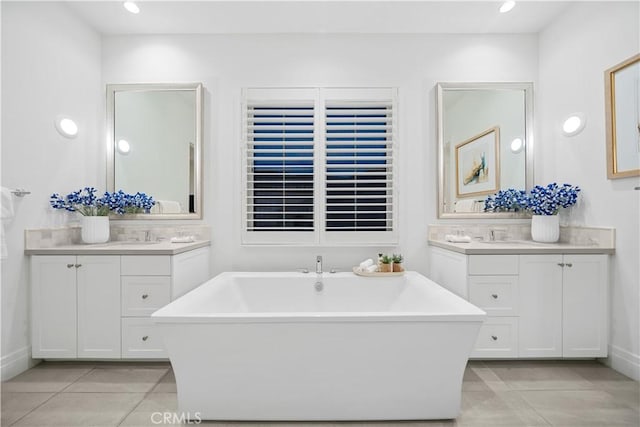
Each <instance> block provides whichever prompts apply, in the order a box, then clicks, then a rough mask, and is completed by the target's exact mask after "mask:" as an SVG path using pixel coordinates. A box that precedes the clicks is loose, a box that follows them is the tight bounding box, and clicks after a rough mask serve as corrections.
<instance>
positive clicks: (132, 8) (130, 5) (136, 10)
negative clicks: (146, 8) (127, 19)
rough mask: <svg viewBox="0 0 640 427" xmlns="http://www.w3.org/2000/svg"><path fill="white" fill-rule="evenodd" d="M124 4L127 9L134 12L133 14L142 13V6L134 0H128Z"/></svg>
mask: <svg viewBox="0 0 640 427" xmlns="http://www.w3.org/2000/svg"><path fill="white" fill-rule="evenodd" d="M122 6H124V8H125V9H127V10H128V11H129V12H131V13H133V14H138V13H140V8H139V7H138V5H137V4H135V3H134V2H132V1H126V2H124V3H123V4H122Z"/></svg>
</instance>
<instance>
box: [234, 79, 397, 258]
mask: <svg viewBox="0 0 640 427" xmlns="http://www.w3.org/2000/svg"><path fill="white" fill-rule="evenodd" d="M395 105H396V91H395V89H388V88H386V89H275V88H274V89H269V88H255V89H245V92H244V102H243V106H244V108H243V114H244V115H243V154H244V156H243V162H244V170H243V200H244V203H243V233H242V238H243V243H245V244H269V245H271V244H294V245H296V244H304V245H345V244H346V245H353V244H356V245H381V244H395V243H397V229H396V228H397V227H396V216H397V215H396V206H397V193H396V191H395V173H396V171H395V169H394V162H395V161H396V159H395V154H394V153H395V150H396V147H395V143H394V141H395V139H396V126H395V123H396V118H395Z"/></svg>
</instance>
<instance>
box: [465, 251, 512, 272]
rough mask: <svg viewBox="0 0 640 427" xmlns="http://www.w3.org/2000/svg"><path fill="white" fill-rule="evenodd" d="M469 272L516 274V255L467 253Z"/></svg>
mask: <svg viewBox="0 0 640 427" xmlns="http://www.w3.org/2000/svg"><path fill="white" fill-rule="evenodd" d="M469 274H481V275H498V274H511V275H517V274H518V255H469Z"/></svg>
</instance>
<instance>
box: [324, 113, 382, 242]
mask: <svg viewBox="0 0 640 427" xmlns="http://www.w3.org/2000/svg"><path fill="white" fill-rule="evenodd" d="M392 119H393V117H392V104H391V101H387V102H335V101H332V102H327V103H326V104H325V135H326V136H325V167H326V177H325V191H326V193H325V197H326V199H325V215H326V221H325V230H326V231H328V232H331V231H392V228H393V146H392V144H393V138H392V136H393V126H392Z"/></svg>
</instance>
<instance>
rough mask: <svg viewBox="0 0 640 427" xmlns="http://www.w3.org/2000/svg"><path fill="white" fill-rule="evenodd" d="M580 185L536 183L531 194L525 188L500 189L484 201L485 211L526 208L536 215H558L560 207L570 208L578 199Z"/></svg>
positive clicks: (506, 210)
mask: <svg viewBox="0 0 640 427" xmlns="http://www.w3.org/2000/svg"><path fill="white" fill-rule="evenodd" d="M580 191H581V189H580V187H578V186H572V185H571V184H562V185H558V184H557V183H555V182H552V183H551V184H548V185H547V186H546V187H542V186H540V185H536V186H535V187H533V188H532V189H531V191H530V192H529V194H527V193H526V192H525V191H523V190H514V189H512V188H510V189H508V190H500V191H498V192H497V193H496V194H494V195H492V196H488V197H487V198H486V200H485V201H484V210H485V212H508V211H515V212H517V211H519V210H526V211H529V212H531V213H532V214H534V215H556V214H557V213H558V211H559V210H560V208H568V207H570V206H573V205H575V204H576V203H577V201H578V193H579V192H580Z"/></svg>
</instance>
